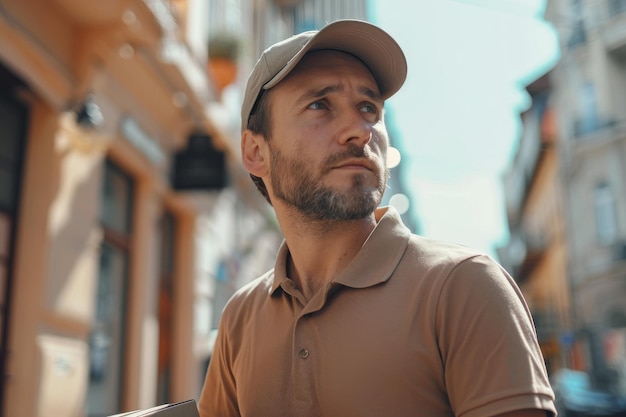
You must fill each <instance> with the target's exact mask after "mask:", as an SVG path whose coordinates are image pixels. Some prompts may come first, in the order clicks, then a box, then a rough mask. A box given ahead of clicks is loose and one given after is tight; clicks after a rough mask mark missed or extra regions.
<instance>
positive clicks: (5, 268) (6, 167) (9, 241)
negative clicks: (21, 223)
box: [0, 66, 28, 415]
mask: <svg viewBox="0 0 626 417" xmlns="http://www.w3.org/2000/svg"><path fill="white" fill-rule="evenodd" d="M21 88H25V86H24V84H23V83H22V82H21V81H20V80H18V79H17V78H15V77H14V76H13V74H11V73H9V72H8V70H7V69H6V68H5V67H3V66H0V126H2V128H1V129H0V378H1V380H0V415H4V414H3V411H2V410H3V409H4V388H5V386H6V384H7V383H8V382H9V380H8V378H7V372H6V357H7V354H8V351H7V346H8V343H7V338H8V335H9V325H10V323H11V318H10V312H11V288H12V287H13V260H14V254H15V237H16V235H17V231H16V228H17V224H18V215H19V212H20V210H19V200H20V188H21V184H20V182H21V177H22V169H23V153H24V144H25V139H26V130H27V126H28V107H27V106H26V105H25V104H24V103H23V102H22V101H21V100H20V99H19V97H18V96H17V94H16V90H17V89H21Z"/></svg>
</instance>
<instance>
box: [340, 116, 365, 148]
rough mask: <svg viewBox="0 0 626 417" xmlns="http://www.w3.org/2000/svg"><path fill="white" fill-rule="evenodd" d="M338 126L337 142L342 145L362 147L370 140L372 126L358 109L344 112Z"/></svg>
mask: <svg viewBox="0 0 626 417" xmlns="http://www.w3.org/2000/svg"><path fill="white" fill-rule="evenodd" d="M340 126H341V131H340V132H339V142H340V143H341V144H342V145H345V144H347V143H349V142H352V143H355V144H358V145H360V146H364V145H366V144H367V143H368V142H369V141H370V140H372V124H371V122H369V121H368V120H366V119H365V118H364V117H363V113H362V112H360V111H359V110H358V109H355V110H353V111H348V112H345V113H344V114H343V115H342V117H341V122H340Z"/></svg>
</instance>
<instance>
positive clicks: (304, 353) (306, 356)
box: [298, 349, 309, 359]
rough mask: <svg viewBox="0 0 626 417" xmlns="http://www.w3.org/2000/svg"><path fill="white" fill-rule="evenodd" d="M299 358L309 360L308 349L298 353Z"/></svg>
mask: <svg viewBox="0 0 626 417" xmlns="http://www.w3.org/2000/svg"><path fill="white" fill-rule="evenodd" d="M298 356H300V357H301V358H302V359H306V358H308V357H309V351H308V349H300V352H298Z"/></svg>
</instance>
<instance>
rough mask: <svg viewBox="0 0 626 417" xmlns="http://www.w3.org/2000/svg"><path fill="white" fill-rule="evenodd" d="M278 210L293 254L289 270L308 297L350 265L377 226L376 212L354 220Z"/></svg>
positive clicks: (289, 273)
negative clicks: (317, 218)
mask: <svg viewBox="0 0 626 417" xmlns="http://www.w3.org/2000/svg"><path fill="white" fill-rule="evenodd" d="M277 214H278V221H279V223H280V224H281V229H282V230H283V234H284V236H285V240H286V242H287V246H288V247H289V252H290V254H291V259H290V261H289V264H288V265H287V273H288V275H289V278H291V279H292V280H293V281H294V282H295V283H296V285H297V286H298V287H299V288H300V290H301V291H302V293H303V295H304V297H305V298H306V299H307V300H308V299H310V298H311V297H312V296H313V295H314V294H315V293H316V292H317V291H318V290H319V289H320V288H321V287H323V286H324V285H325V284H326V283H328V282H330V281H332V280H333V279H334V278H336V277H337V276H338V275H339V274H340V273H341V272H342V271H343V270H344V269H345V268H346V267H347V266H348V264H349V263H350V262H351V261H352V259H354V257H355V256H356V255H357V253H358V252H359V250H360V249H361V247H362V246H363V244H364V243H365V241H366V240H367V238H368V236H369V235H370V234H371V232H372V230H374V228H375V227H376V218H375V216H374V213H372V214H371V215H370V216H368V217H366V218H364V219H361V220H351V221H312V220H310V219H306V218H302V217H301V216H299V215H297V214H296V215H294V214H292V213H278V211H277Z"/></svg>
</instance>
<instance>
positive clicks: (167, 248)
mask: <svg viewBox="0 0 626 417" xmlns="http://www.w3.org/2000/svg"><path fill="white" fill-rule="evenodd" d="M175 239H176V223H175V219H174V216H173V215H172V214H171V213H169V212H166V213H165V215H164V216H163V218H162V219H161V224H160V243H161V250H160V255H161V256H160V260H161V263H160V266H159V302H158V317H159V363H158V374H157V404H164V403H169V402H171V399H170V394H171V381H172V340H173V339H174V338H173V337H172V332H173V330H174V308H173V306H174V291H175V288H174V248H175V247H176V245H175Z"/></svg>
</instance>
